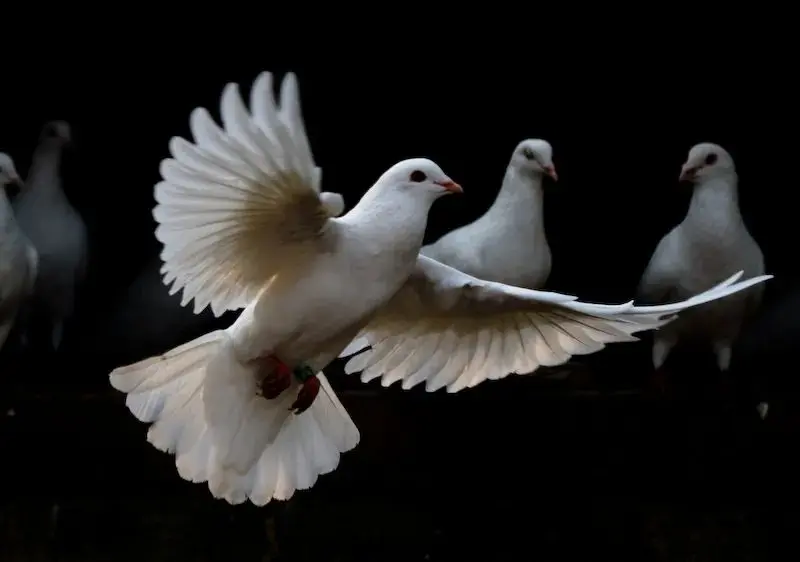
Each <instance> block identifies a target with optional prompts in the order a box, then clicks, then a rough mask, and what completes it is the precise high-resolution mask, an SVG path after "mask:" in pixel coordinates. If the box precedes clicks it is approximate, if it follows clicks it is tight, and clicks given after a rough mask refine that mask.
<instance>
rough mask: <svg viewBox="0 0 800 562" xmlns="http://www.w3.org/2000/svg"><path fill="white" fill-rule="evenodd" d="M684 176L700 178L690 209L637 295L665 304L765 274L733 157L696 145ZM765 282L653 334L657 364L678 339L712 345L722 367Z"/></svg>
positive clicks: (695, 180)
mask: <svg viewBox="0 0 800 562" xmlns="http://www.w3.org/2000/svg"><path fill="white" fill-rule="evenodd" d="M681 179H684V180H690V181H692V182H693V183H694V193H693V195H692V201H691V204H690V206H689V212H688V213H687V215H686V217H685V218H684V220H683V221H682V222H681V223H680V224H679V225H678V226H676V227H675V228H673V229H672V230H671V231H670V232H669V233H668V234H667V235H666V236H664V238H662V239H661V241H660V242H659V244H658V246H657V247H656V250H655V252H654V253H653V256H652V258H650V263H649V264H648V265H647V268H646V270H645V272H644V274H643V275H642V279H641V281H640V283H639V290H638V295H637V296H638V298H640V299H643V300H645V301H648V302H659V301H666V300H675V299H682V298H687V297H690V296H692V295H695V294H697V293H699V292H700V291H704V290H705V289H706V288H708V287H709V286H711V285H712V284H714V283H716V282H717V280H719V279H720V278H722V277H724V276H726V275H731V274H732V273H735V272H737V271H742V272H744V276H745V278H749V277H755V276H758V275H762V274H763V273H764V256H763V254H762V253H761V249H760V248H759V246H758V244H757V243H756V241H755V240H754V239H753V237H752V236H751V235H750V233H749V232H748V230H747V227H746V226H745V224H744V220H743V219H742V215H741V213H740V211H739V197H738V191H737V190H738V177H737V174H736V168H735V166H734V162H733V158H731V155H730V154H728V152H727V151H726V150H725V149H723V148H722V147H721V146H719V145H716V144H711V143H701V144H698V145H695V146H694V147H692V149H691V150H690V151H689V155H688V157H687V159H686V163H685V164H684V165H683V169H682V171H681ZM762 292H763V286H760V287H755V288H754V289H753V290H752V291H748V292H746V293H742V294H741V295H736V296H734V297H731V298H729V299H725V300H724V301H719V302H714V303H710V304H708V305H705V306H703V307H700V308H698V309H696V310H693V311H691V312H690V313H689V314H687V315H686V316H684V317H681V318H680V320H678V321H676V322H674V323H672V324H670V325H669V326H668V327H665V328H664V329H663V330H659V331H658V332H656V333H655V335H654V343H653V364H654V366H655V367H656V369H658V368H659V367H661V366H662V364H663V363H664V361H665V360H666V358H667V356H668V355H669V352H670V350H671V349H672V348H673V347H674V346H675V345H676V344H677V343H678V342H679V341H695V342H701V343H706V344H710V345H711V347H712V348H713V349H714V352H715V354H716V357H717V364H718V366H719V368H720V370H722V371H726V370H727V369H728V367H729V365H730V360H731V347H732V345H733V342H734V340H735V339H736V337H737V336H738V335H739V331H740V329H741V327H742V323H743V322H744V321H745V319H746V318H747V317H748V316H749V315H751V314H752V313H753V312H754V311H755V310H756V309H757V307H758V304H759V302H760V301H761V295H762Z"/></svg>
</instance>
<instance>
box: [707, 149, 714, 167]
mask: <svg viewBox="0 0 800 562" xmlns="http://www.w3.org/2000/svg"><path fill="white" fill-rule="evenodd" d="M716 161H717V155H716V154H715V153H713V152H709V153H708V154H707V155H706V166H713V165H714V163H715V162H716Z"/></svg>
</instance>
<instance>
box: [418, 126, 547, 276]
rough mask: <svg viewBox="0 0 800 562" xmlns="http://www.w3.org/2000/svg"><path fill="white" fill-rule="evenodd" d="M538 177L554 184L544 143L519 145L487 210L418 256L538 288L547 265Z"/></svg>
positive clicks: (540, 181)
mask: <svg viewBox="0 0 800 562" xmlns="http://www.w3.org/2000/svg"><path fill="white" fill-rule="evenodd" d="M544 176H549V177H550V178H552V179H553V180H554V181H558V175H557V174H556V169H555V167H554V166H553V149H552V147H551V146H550V143H548V142H547V141H545V140H542V139H528V140H524V141H522V142H521V143H519V144H518V145H517V147H516V148H515V149H514V152H513V154H512V155H511V162H509V164H508V168H507V169H506V175H505V177H504V178H503V185H502V186H501V187H500V192H499V193H498V194H497V198H496V199H495V201H494V203H493V204H492V206H491V207H490V208H489V210H488V211H486V213H484V215H483V216H481V217H480V218H478V219H477V220H475V221H474V222H472V223H470V224H468V225H465V226H462V227H461V228H457V229H456V230H453V231H452V232H449V233H447V234H445V235H444V236H442V237H441V238H440V239H439V240H438V241H436V242H435V243H433V244H429V245H428V246H424V247H423V248H422V250H421V252H420V253H422V255H424V256H428V257H429V258H433V259H435V260H437V261H439V262H441V263H444V264H446V265H449V266H450V267H454V268H456V269H458V270H460V271H463V272H464V273H468V274H469V275H472V276H474V277H478V278H479V279H486V280H488V281H497V282H498V283H505V284H506V285H514V286H517V287H524V288H526V289H541V288H542V287H543V286H544V284H545V282H546V281H547V277H548V276H549V275H550V265H551V255H550V246H549V245H548V244H547V236H546V234H545V231H544V218H543V215H542V203H543V201H542V184H543V182H544Z"/></svg>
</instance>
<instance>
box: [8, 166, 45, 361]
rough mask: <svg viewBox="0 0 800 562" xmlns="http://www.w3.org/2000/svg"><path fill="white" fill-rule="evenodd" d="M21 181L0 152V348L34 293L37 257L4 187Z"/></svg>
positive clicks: (19, 183)
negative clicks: (21, 308) (23, 306)
mask: <svg viewBox="0 0 800 562" xmlns="http://www.w3.org/2000/svg"><path fill="white" fill-rule="evenodd" d="M8 184H16V185H17V186H18V187H20V188H21V187H22V182H21V181H20V179H19V175H17V171H16V169H15V168H14V162H13V161H12V160H11V157H10V156H9V155H8V154H5V153H0V349H1V348H2V347H3V344H4V343H5V341H6V338H7V337H8V334H9V332H10V331H11V328H12V327H13V326H14V321H15V320H16V318H17V312H19V307H20V305H21V304H22V303H23V301H24V300H25V299H26V298H27V297H29V296H30V295H31V293H32V292H33V284H34V281H35V280H36V268H37V262H38V256H37V255H36V250H35V249H34V247H33V245H32V244H31V243H30V242H29V241H28V239H27V238H26V237H25V235H24V234H23V233H22V231H21V230H20V228H19V226H18V225H17V221H16V219H15V218H14V211H13V210H12V208H11V203H10V202H9V200H8V197H7V196H6V190H5V188H6V186H7V185H8Z"/></svg>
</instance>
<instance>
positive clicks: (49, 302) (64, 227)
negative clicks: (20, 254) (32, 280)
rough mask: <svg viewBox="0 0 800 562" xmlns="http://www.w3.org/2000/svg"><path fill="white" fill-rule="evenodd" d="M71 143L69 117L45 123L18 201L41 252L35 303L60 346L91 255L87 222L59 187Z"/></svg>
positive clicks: (20, 216) (18, 213)
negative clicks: (65, 153)
mask: <svg viewBox="0 0 800 562" xmlns="http://www.w3.org/2000/svg"><path fill="white" fill-rule="evenodd" d="M69 142H71V133H70V128H69V125H68V124H67V123H66V122H64V121H53V122H51V123H47V124H46V125H45V126H44V128H43V129H42V134H41V137H40V139H39V145H38V146H37V147H36V150H35V152H34V154H33V160H32V163H31V168H30V170H29V172H28V177H27V179H26V181H25V189H24V190H22V193H20V195H19V196H18V197H17V198H16V199H15V200H14V213H15V214H16V216H17V221H18V223H19V225H20V228H22V231H23V232H24V233H25V235H26V236H27V237H28V239H29V240H30V241H31V243H32V244H33V245H34V247H35V248H36V251H37V252H38V254H39V274H38V276H37V279H36V287H35V291H34V303H35V305H36V309H37V311H38V312H39V313H40V314H39V315H37V316H39V317H40V318H42V319H44V321H46V322H47V330H48V331H49V333H50V334H51V343H52V346H53V348H54V349H58V347H59V346H60V345H61V339H62V336H63V333H64V325H65V323H66V321H67V320H68V319H69V318H70V316H71V315H72V314H73V312H74V311H75V298H76V294H77V292H78V289H79V287H80V285H81V283H82V282H83V280H84V278H85V276H86V267H87V260H88V237H87V234H86V225H85V224H84V223H83V219H82V218H81V216H80V214H79V213H78V211H77V210H75V208H74V207H73V206H72V205H71V204H70V202H69V200H68V199H67V197H66V195H65V194H64V191H63V189H62V186H61V171H60V168H61V156H62V151H63V148H64V146H65V145H67V144H68V143H69Z"/></svg>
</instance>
